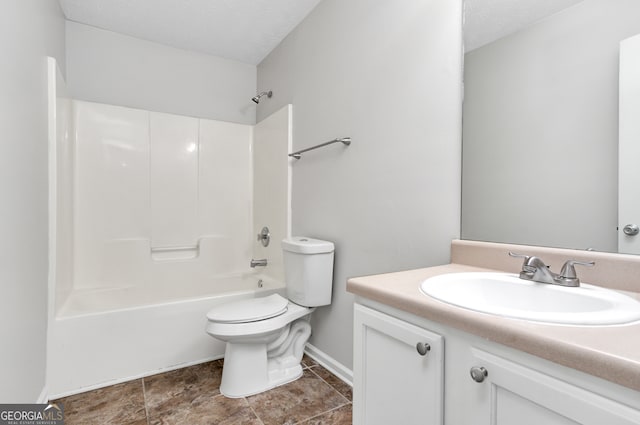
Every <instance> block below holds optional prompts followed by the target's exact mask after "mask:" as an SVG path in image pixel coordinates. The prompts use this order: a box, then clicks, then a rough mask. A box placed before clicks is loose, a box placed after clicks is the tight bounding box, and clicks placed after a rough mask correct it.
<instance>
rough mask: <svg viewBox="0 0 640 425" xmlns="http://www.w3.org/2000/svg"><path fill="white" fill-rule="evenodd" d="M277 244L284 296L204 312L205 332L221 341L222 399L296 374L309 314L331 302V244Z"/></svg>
mask: <svg viewBox="0 0 640 425" xmlns="http://www.w3.org/2000/svg"><path fill="white" fill-rule="evenodd" d="M282 246H283V251H284V266H285V283H286V285H287V297H288V299H287V298H284V297H283V296H281V295H278V294H273V295H269V296H267V297H262V298H252V299H248V300H242V301H238V302H233V303H228V304H224V305H221V306H216V307H215V308H213V309H212V310H211V311H209V313H208V314H207V326H206V331H207V333H208V334H209V335H211V336H213V337H214V338H217V339H219V340H221V341H224V342H226V348H225V354H224V365H223V368H222V381H221V383H220V392H221V393H222V394H223V395H225V396H227V397H231V398H238V397H246V396H249V395H253V394H257V393H260V392H263V391H266V390H268V389H271V388H273V387H276V386H278V385H282V384H285V383H287V382H291V381H293V380H295V379H298V378H299V377H300V376H302V366H301V364H300V362H301V360H302V356H303V354H304V347H305V344H306V343H307V341H308V339H309V337H310V336H311V325H310V324H309V315H310V314H311V313H312V312H313V311H314V310H315V307H318V306H321V305H327V304H329V303H330V302H331V284H332V280H333V249H334V248H333V244H332V243H331V242H326V241H320V240H317V239H311V238H304V237H298V238H290V239H285V240H283V241H282Z"/></svg>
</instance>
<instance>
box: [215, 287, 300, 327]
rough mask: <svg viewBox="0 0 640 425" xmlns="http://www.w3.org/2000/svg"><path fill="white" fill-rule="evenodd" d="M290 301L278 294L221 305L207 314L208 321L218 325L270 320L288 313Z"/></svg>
mask: <svg viewBox="0 0 640 425" xmlns="http://www.w3.org/2000/svg"><path fill="white" fill-rule="evenodd" d="M288 304H289V300H287V299H286V298H283V297H281V296H280V295H278V294H273V295H269V296H268V297H263V298H251V299H248V300H241V301H235V302H230V303H227V304H220V305H219V306H216V307H214V308H213V309H211V311H209V313H207V319H209V320H210V321H212V322H218V323H246V322H256V321H258V320H264V319H269V318H271V317H275V316H279V315H281V314H282V313H284V312H285V311H287V305H288Z"/></svg>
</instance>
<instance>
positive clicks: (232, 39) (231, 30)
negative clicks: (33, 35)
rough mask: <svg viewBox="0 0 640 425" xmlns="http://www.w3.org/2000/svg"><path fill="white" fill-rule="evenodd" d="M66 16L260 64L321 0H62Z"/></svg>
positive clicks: (174, 44) (102, 26) (134, 35)
mask: <svg viewBox="0 0 640 425" xmlns="http://www.w3.org/2000/svg"><path fill="white" fill-rule="evenodd" d="M59 1H60V5H61V6H62V10H63V11H64V14H65V16H66V17H67V19H69V20H71V21H76V22H80V23H83V24H87V25H92V26H95V27H98V28H103V29H106V30H110V31H114V32H118V33H121V34H126V35H130V36H133V37H137V38H142V39H145V40H149V41H154V42H157V43H161V44H165V45H168V46H172V47H177V48H180V49H185V50H193V51H197V52H202V53H208V54H211V55H214V56H219V57H223V58H227V59H233V60H237V61H240V62H245V63H249V64H253V65H256V64H258V63H260V61H262V59H264V57H265V56H266V55H267V54H269V52H270V51H271V50H273V48H274V47H276V46H277V45H278V43H280V41H282V39H283V38H284V37H285V36H286V35H287V34H288V33H289V32H290V31H291V30H293V29H294V28H295V27H296V25H298V24H299V23H300V21H302V20H303V19H304V17H305V16H307V14H308V13H309V12H310V11H311V10H312V9H313V8H314V7H315V6H316V5H317V4H318V3H319V2H320V0H59Z"/></svg>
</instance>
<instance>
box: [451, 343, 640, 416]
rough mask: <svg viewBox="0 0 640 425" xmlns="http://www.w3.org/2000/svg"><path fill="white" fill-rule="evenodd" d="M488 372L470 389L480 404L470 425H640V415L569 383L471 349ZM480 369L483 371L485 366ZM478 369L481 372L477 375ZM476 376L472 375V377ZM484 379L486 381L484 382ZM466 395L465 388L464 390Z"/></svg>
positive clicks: (476, 404)
mask: <svg viewBox="0 0 640 425" xmlns="http://www.w3.org/2000/svg"><path fill="white" fill-rule="evenodd" d="M471 352H472V358H473V359H474V360H475V364H476V365H478V366H472V367H474V368H477V369H479V368H484V370H485V371H486V372H487V375H486V377H484V379H482V380H481V379H480V378H478V377H476V378H477V379H478V380H479V381H480V380H481V382H475V381H474V380H473V379H472V378H470V379H469V381H472V382H471V383H469V385H468V386H474V384H475V386H477V388H473V389H472V390H473V391H474V392H475V394H476V398H475V400H472V401H470V403H469V410H468V411H469V412H470V413H472V415H471V416H470V417H469V418H468V421H466V422H465V423H468V424H474V425H512V424H518V425H540V424H545V425H575V424H582V425H605V424H606V425H638V424H640V412H638V411H637V410H634V409H632V408H630V407H628V406H624V405H623V404H621V403H617V402H615V401H613V400H610V399H608V398H606V397H602V396H600V395H597V394H594V393H593V392H590V391H586V390H584V389H582V388H580V387H578V386H575V385H572V384H570V383H568V382H566V381H563V380H560V379H556V378H554V377H552V376H549V375H546V374H543V373H540V372H538V371H536V370H533V369H531V368H528V367H526V366H525V365H523V364H519V363H515V362H512V361H509V360H507V359H504V358H501V357H498V356H495V355H493V354H491V353H488V352H486V351H482V350H478V349H474V348H471ZM480 365H481V366H480ZM477 369H476V370H477ZM470 376H471V375H470ZM480 377H482V375H481V376H480ZM460 390H461V391H464V389H463V388H461V389H460Z"/></svg>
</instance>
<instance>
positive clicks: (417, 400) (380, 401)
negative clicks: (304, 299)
mask: <svg viewBox="0 0 640 425" xmlns="http://www.w3.org/2000/svg"><path fill="white" fill-rule="evenodd" d="M354 322H355V329H356V332H355V335H354V344H355V346H354V354H355V358H354V370H353V379H354V394H353V400H354V402H353V423H354V425H389V424H403V425H418V424H422V425H442V424H443V417H444V415H443V361H444V341H443V338H442V336H440V335H438V334H436V333H434V332H430V331H428V330H425V329H422V328H420V327H418V326H415V325H412V324H410V323H407V322H405V321H402V320H398V319H396V318H394V317H391V316H389V315H386V314H383V313H380V312H378V311H375V310H372V309H370V308H367V307H364V306H361V305H356V306H355V316H354Z"/></svg>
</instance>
